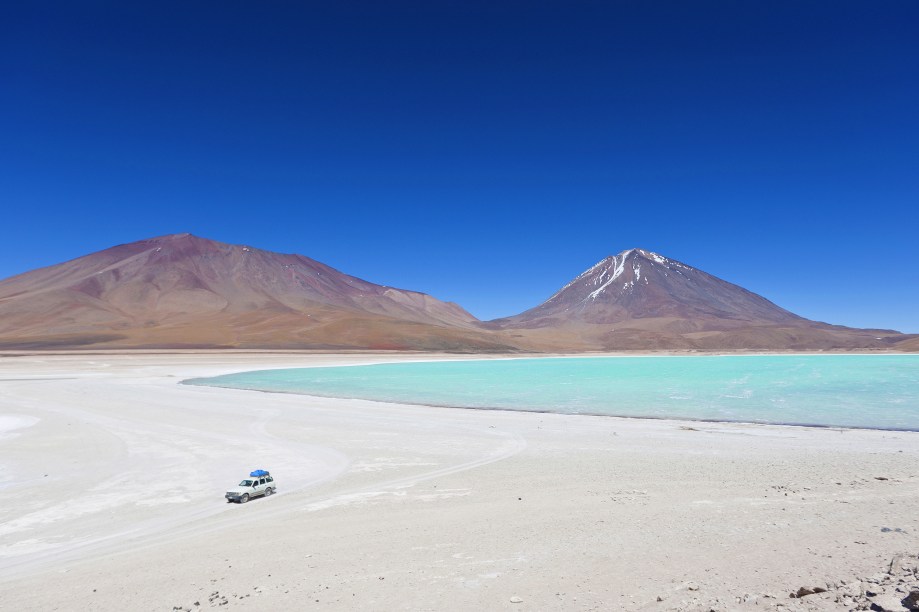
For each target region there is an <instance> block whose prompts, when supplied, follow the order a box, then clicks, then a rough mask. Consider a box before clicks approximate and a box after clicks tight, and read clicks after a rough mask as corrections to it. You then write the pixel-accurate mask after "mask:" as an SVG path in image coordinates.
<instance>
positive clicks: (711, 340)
mask: <svg viewBox="0 0 919 612" xmlns="http://www.w3.org/2000/svg"><path fill="white" fill-rule="evenodd" d="M491 325H493V326H496V327H497V328H500V329H504V330H514V331H515V332H517V334H518V337H521V338H527V339H528V340H530V341H532V342H535V343H536V344H539V345H544V346H546V345H548V346H554V347H564V346H568V347H574V346H578V347H580V348H582V349H605V350H614V349H621V348H628V349H655V348H656V349H667V348H684V349H827V348H888V347H890V346H891V345H892V344H893V343H894V342H895V341H899V340H902V339H904V338H906V336H904V335H902V334H899V333H897V332H893V331H890V330H856V329H850V328H845V327H839V326H832V325H827V324H825V323H818V322H815V321H810V320H808V319H804V318H802V317H799V316H798V315H795V314H794V313H791V312H789V311H787V310H785V309H783V308H780V307H779V306H777V305H775V304H773V303H772V302H770V301H769V300H767V299H765V298H763V297H762V296H759V295H757V294H755V293H752V292H750V291H747V290H746V289H744V288H742V287H739V286H737V285H734V284H732V283H729V282H727V281H724V280H721V279H720V278H717V277H715V276H712V275H711V274H707V273H705V272H703V271H701V270H697V269H695V268H693V267H691V266H688V265H686V264H684V263H682V262H679V261H676V260H673V259H669V258H667V257H664V256H662V255H659V254H657V253H652V252H650V251H646V250H643V249H630V250H628V251H623V252H622V253H620V254H618V255H615V256H610V257H607V258H605V259H603V260H602V261H600V262H598V263H597V264H596V265H594V266H592V267H590V268H589V269H587V270H585V271H584V272H582V273H581V274H580V275H578V276H577V277H576V278H575V279H574V280H572V281H571V282H569V283H568V284H567V285H565V286H564V287H562V288H561V289H560V290H559V291H558V292H557V293H555V294H554V295H553V296H552V297H550V298H549V299H548V300H546V301H545V302H544V303H542V304H540V305H539V306H537V307H535V308H532V309H530V310H527V311H525V312H523V313H520V314H519V315H516V316H513V317H507V318H504V319H498V320H496V321H492V322H491Z"/></svg>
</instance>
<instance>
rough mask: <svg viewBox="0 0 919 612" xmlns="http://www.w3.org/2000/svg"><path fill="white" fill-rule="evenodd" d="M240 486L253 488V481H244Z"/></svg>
mask: <svg viewBox="0 0 919 612" xmlns="http://www.w3.org/2000/svg"><path fill="white" fill-rule="evenodd" d="M239 486H241V487H251V486H252V481H251V480H244V481H242V482H241V483H239Z"/></svg>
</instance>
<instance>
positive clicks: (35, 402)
mask: <svg viewBox="0 0 919 612" xmlns="http://www.w3.org/2000/svg"><path fill="white" fill-rule="evenodd" d="M431 358H445V357H438V356H433V357H432V356H417V355H415V356H380V355H359V354H353V355H294V354H267V353H264V354H202V355H195V354H146V355H142V354H139V355H86V356H80V355H70V356H18V357H3V358H0V494H3V496H4V501H3V503H2V504H0V609H9V610H54V609H61V610H171V609H173V607H174V606H179V607H182V608H189V609H210V608H212V607H218V608H223V609H231V608H233V609H235V608H249V609H256V610H295V609H297V610H299V609H312V608H314V607H315V608H317V609H319V608H322V609H361V610H501V609H514V610H588V609H598V610H611V609H612V610H614V609H647V610H658V609H660V610H669V609H685V610H690V609H705V610H708V609H711V608H712V607H714V608H715V609H719V610H733V609H747V608H749V609H764V607H770V606H773V607H774V606H775V605H777V604H778V603H782V604H785V606H786V609H789V608H790V609H811V608H815V607H820V606H824V608H820V609H836V607H834V606H842V604H840V603H834V602H835V600H834V601H830V598H831V596H833V597H835V598H836V599H839V598H840V594H839V593H838V592H836V593H833V592H831V593H829V594H826V595H824V596H823V598H822V599H821V596H818V595H815V596H811V597H806V598H804V599H800V600H789V599H788V593H789V591H793V590H797V589H798V588H799V587H801V586H812V585H819V586H824V585H825V584H826V583H827V582H829V583H836V584H838V583H839V582H840V581H846V582H851V581H852V580H854V579H856V578H859V577H866V576H870V575H872V574H876V573H878V572H881V571H883V570H886V569H887V567H888V565H889V562H890V559H891V558H892V557H893V556H894V555H896V554H900V553H903V554H908V555H916V553H919V511H917V508H919V434H916V433H906V432H884V431H858V430H838V429H832V430H831V429H807V428H796V427H776V426H757V425H739V424H710V423H706V424H699V423H680V422H675V421H641V420H631V419H617V418H604V417H590V416H566V415H553V414H530V413H516V412H487V411H478V410H457V409H448V408H426V407H420V406H402V405H394V404H381V403H374V402H364V401H359V400H334V399H322V398H311V397H304V396H294V395H282V394H265V393H257V392H247V391H235V390H226V389H215V388H204V387H190V386H183V385H178V384H177V383H178V382H179V381H180V380H182V379H184V378H189V377H193V376H208V375H216V374H222V373H228V372H234V371H242V370H249V369H262V368H268V367H292V366H298V365H303V366H308V365H320V364H322V365H326V364H329V365H331V364H343V363H369V362H377V361H385V360H393V359H403V360H404V359H416V360H420V359H431ZM450 358H456V357H453V356H451V357H450ZM257 467H260V468H266V469H270V470H271V471H272V473H273V474H274V475H275V476H276V477H277V480H278V483H279V484H280V489H279V494H278V495H277V496H274V497H271V498H267V499H261V500H255V501H253V502H250V503H249V504H246V505H235V504H226V503H224V500H223V492H224V491H225V490H226V488H227V487H228V486H230V485H232V484H235V482H237V481H238V480H239V479H240V477H241V475H243V474H246V473H248V471H249V470H250V469H253V468H257ZM879 478H883V479H884V480H881V479H879ZM907 582H908V581H907ZM913 582H915V583H916V586H919V578H916V580H914V581H913ZM906 586H909V585H906ZM885 588H886V589H887V590H888V591H890V590H891V589H892V588H893V587H892V586H887V587H885ZM902 588H903V585H901V589H902ZM767 594H771V595H773V596H774V598H770V597H766V595H767ZM747 595H750V596H751V597H750V598H748V599H749V600H750V601H749V602H748V603H738V598H743V597H744V596H747ZM517 598H519V600H521V601H519V602H517ZM658 598H660V599H661V600H662V601H658ZM754 598H755V599H756V600H757V602H756V603H754V602H753V599H754ZM512 600H513V601H512ZM224 601H226V602H227V603H226V604H223V605H221V604H222V602H224ZM196 602H197V604H198V605H195V604H196ZM827 606H828V607H827Z"/></svg>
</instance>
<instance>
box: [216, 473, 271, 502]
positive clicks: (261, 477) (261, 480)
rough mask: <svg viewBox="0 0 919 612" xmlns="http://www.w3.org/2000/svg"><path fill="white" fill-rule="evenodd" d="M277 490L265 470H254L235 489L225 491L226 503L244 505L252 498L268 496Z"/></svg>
mask: <svg viewBox="0 0 919 612" xmlns="http://www.w3.org/2000/svg"><path fill="white" fill-rule="evenodd" d="M276 490H277V485H276V484H275V483H274V478H272V477H271V474H269V473H268V472H266V471H265V470H255V471H253V472H252V473H250V474H249V478H244V479H243V480H242V481H241V482H240V483H239V485H238V486H237V487H236V488H233V489H230V490H229V491H227V494H226V495H224V497H226V498H227V502H239V503H241V504H244V503H246V502H247V501H249V500H250V499H252V498H253V497H260V496H262V495H264V496H266V497H267V496H269V495H271V494H272V493H274V492H275V491H276Z"/></svg>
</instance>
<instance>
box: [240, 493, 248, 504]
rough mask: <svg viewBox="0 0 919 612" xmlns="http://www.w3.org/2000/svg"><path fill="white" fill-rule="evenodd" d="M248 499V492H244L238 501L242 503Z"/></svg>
mask: <svg viewBox="0 0 919 612" xmlns="http://www.w3.org/2000/svg"><path fill="white" fill-rule="evenodd" d="M247 501H249V494H248V493H245V494H244V495H243V496H242V497H240V498H239V503H241V504H244V503H246V502H247Z"/></svg>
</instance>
